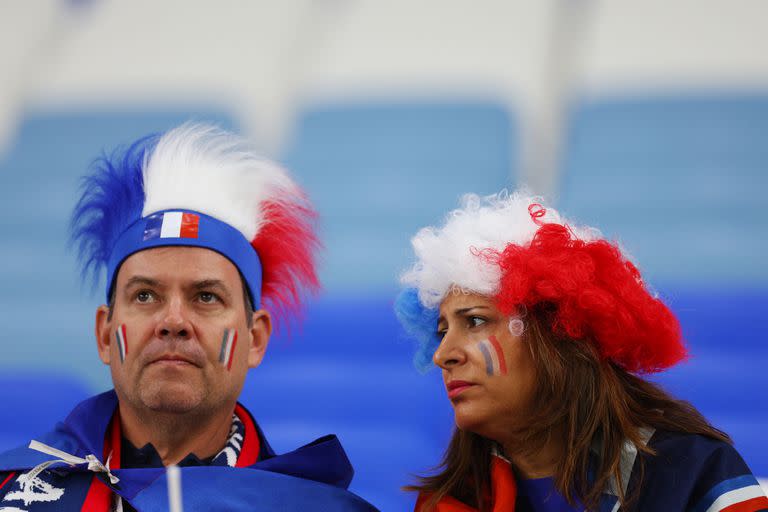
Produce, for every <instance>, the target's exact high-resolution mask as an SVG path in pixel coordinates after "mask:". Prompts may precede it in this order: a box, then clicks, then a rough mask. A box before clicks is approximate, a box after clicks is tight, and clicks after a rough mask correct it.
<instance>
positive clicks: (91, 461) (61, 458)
mask: <svg viewBox="0 0 768 512" xmlns="http://www.w3.org/2000/svg"><path fill="white" fill-rule="evenodd" d="M29 448H30V449H32V450H35V451H38V452H41V453H45V454H47V455H52V456H54V457H58V459H55V460H49V461H45V462H43V463H40V464H38V465H37V466H35V467H34V468H32V470H31V471H30V472H29V473H27V475H26V476H27V478H28V479H30V480H31V479H33V478H36V477H37V475H39V474H40V473H42V472H43V471H45V470H46V469H48V467H49V466H51V465H52V464H56V463H57V462H64V463H66V464H69V465H71V466H77V465H80V464H88V471H93V472H94V473H106V475H107V477H109V481H110V483H112V484H113V485H114V484H116V483H117V482H119V481H120V479H119V478H117V477H116V476H115V475H113V474H112V473H110V471H109V467H107V466H105V465H104V464H102V463H101V461H100V460H99V459H97V458H96V456H95V455H86V456H85V458H84V459H83V458H80V457H77V456H75V455H72V454H71V453H67V452H64V451H61V450H59V449H57V448H54V447H53V446H48V445H47V444H44V443H41V442H40V441H35V440H34V439H33V440H32V441H30V443H29ZM107 464H109V459H107Z"/></svg>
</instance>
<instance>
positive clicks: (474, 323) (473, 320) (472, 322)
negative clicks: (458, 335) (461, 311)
mask: <svg viewBox="0 0 768 512" xmlns="http://www.w3.org/2000/svg"><path fill="white" fill-rule="evenodd" d="M468 320H469V326H470V327H480V326H481V325H483V324H484V323H485V318H481V317H479V316H471V317H469V319H468Z"/></svg>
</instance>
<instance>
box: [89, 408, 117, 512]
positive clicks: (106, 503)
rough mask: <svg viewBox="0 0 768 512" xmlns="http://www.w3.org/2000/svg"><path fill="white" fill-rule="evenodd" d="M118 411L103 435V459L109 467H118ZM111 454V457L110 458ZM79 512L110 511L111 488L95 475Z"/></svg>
mask: <svg viewBox="0 0 768 512" xmlns="http://www.w3.org/2000/svg"><path fill="white" fill-rule="evenodd" d="M120 440H121V432H120V411H119V410H116V411H115V414H114V416H112V421H111V422H110V424H109V428H107V435H106V436H104V452H103V460H104V461H105V462H106V460H107V459H109V469H118V468H120ZM110 454H111V458H110ZM80 510H81V512H110V511H111V510H112V490H111V489H110V488H109V487H108V486H107V485H106V484H105V483H104V482H102V481H101V480H100V479H98V478H97V477H96V476H95V475H94V477H93V479H92V480H91V486H90V487H89V488H88V494H87V495H86V496H85V501H84V502H83V507H82V508H81V509H80Z"/></svg>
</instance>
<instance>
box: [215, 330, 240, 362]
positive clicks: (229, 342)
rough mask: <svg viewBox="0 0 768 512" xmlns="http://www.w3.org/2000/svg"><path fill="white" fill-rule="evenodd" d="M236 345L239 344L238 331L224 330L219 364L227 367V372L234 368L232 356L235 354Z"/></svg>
mask: <svg viewBox="0 0 768 512" xmlns="http://www.w3.org/2000/svg"><path fill="white" fill-rule="evenodd" d="M235 344H237V331H236V330H235V329H224V338H223V339H222V340H221V352H219V362H220V363H221V364H225V365H227V370H229V369H231V368H232V354H233V353H234V352H235Z"/></svg>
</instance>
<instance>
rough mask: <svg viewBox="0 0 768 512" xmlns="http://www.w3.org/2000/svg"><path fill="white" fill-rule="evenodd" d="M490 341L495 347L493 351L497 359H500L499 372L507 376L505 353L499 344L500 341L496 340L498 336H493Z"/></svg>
mask: <svg viewBox="0 0 768 512" xmlns="http://www.w3.org/2000/svg"><path fill="white" fill-rule="evenodd" d="M488 339H489V340H490V341H491V344H492V345H493V349H494V350H495V351H496V357H497V358H498V359H499V372H500V373H501V374H502V375H506V374H507V363H505V362H504V352H503V351H502V350H501V345H500V344H499V340H497V339H496V336H491V337H490V338H488Z"/></svg>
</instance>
